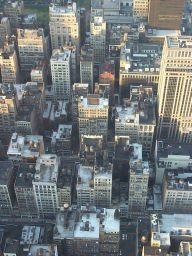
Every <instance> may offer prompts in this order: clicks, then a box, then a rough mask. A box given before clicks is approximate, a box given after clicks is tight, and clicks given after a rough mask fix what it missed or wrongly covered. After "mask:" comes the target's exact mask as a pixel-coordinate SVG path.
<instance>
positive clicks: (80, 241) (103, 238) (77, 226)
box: [53, 205, 120, 256]
mask: <svg viewBox="0 0 192 256" xmlns="http://www.w3.org/2000/svg"><path fill="white" fill-rule="evenodd" d="M53 232H54V235H53V238H54V241H55V242H56V243H57V244H59V246H60V248H62V249H61V250H62V253H64V254H66V255H68V256H72V255H76V256H79V255H82V256H83V255H88V256H90V255H91V254H92V255H98V256H99V255H101V256H104V255H105V256H106V255H112V256H115V255H118V251H119V239H120V220H119V212H118V210H116V209H105V208H100V209H96V207H95V206H90V205H87V206H82V207H81V208H77V209H75V208H73V206H72V207H66V208H65V209H64V210H63V211H61V212H59V213H58V214H57V217H56V224H55V227H54V231H53Z"/></svg>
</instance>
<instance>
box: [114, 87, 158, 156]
mask: <svg viewBox="0 0 192 256" xmlns="http://www.w3.org/2000/svg"><path fill="white" fill-rule="evenodd" d="M155 126H156V118H155V100H154V96H153V89H152V87H148V86H140V87H137V86H130V100H128V101H125V104H124V105H123V106H117V107H116V113H115V136H129V140H130V143H139V144H142V145H143V153H145V154H150V153H151V150H152V145H153V138H154V131H155Z"/></svg>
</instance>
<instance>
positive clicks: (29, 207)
mask: <svg viewBox="0 0 192 256" xmlns="http://www.w3.org/2000/svg"><path fill="white" fill-rule="evenodd" d="M34 176H35V164H31V163H30V164H28V163H21V164H20V165H19V169H18V172H17V176H16V179H15V184H14V191H15V195H16V199H17V203H18V207H19V213H20V215H21V217H27V218H30V217H31V218H32V217H37V206H36V201H35V193H34V190H33V184H32V181H33V179H34Z"/></svg>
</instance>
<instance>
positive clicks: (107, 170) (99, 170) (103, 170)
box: [94, 165, 112, 181]
mask: <svg viewBox="0 0 192 256" xmlns="http://www.w3.org/2000/svg"><path fill="white" fill-rule="evenodd" d="M99 177H101V179H102V178H104V177H105V178H106V179H110V180H111V181H112V165H108V166H105V167H103V166H102V167H101V166H100V167H99V166H98V167H97V166H96V167H95V170H94V178H95V179H96V178H97V179H98V178H99Z"/></svg>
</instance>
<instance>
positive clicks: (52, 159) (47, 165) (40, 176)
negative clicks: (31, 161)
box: [33, 154, 59, 183]
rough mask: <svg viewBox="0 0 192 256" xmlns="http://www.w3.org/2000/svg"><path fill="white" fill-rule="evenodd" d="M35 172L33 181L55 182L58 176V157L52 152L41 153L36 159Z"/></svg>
mask: <svg viewBox="0 0 192 256" xmlns="http://www.w3.org/2000/svg"><path fill="white" fill-rule="evenodd" d="M35 169H36V173H35V178H34V181H33V182H52V183H56V182H57V178H58V169H59V159H58V157H57V155H54V154H42V155H41V156H40V157H39V158H38V159H37V161H36V166H35Z"/></svg>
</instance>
